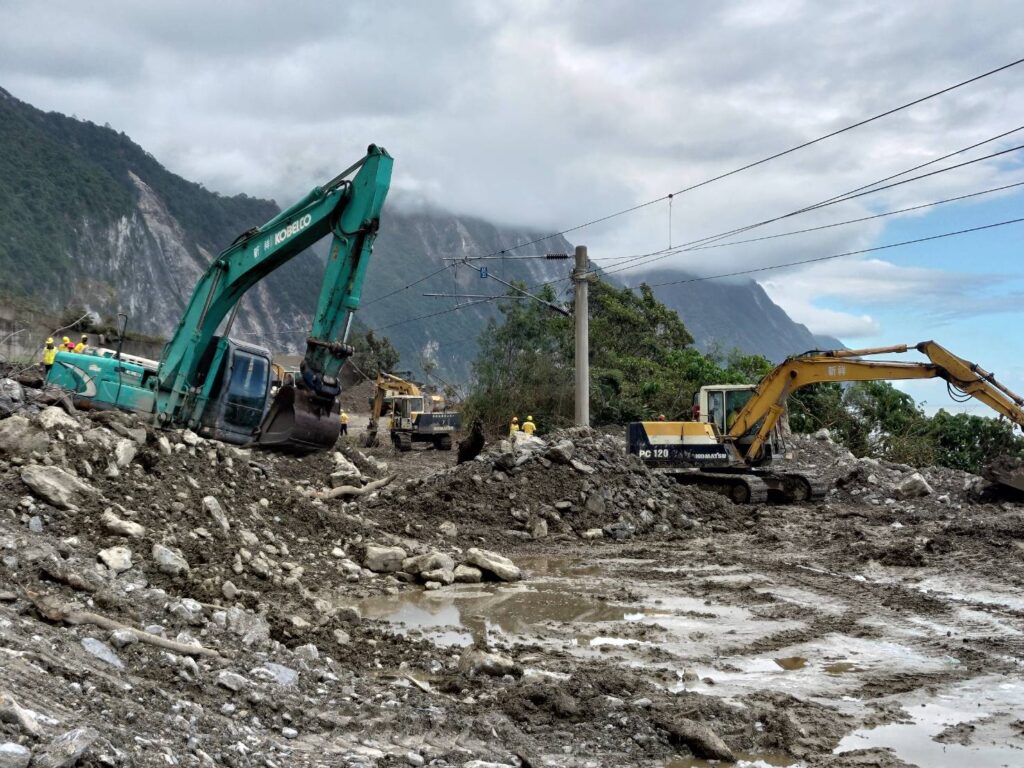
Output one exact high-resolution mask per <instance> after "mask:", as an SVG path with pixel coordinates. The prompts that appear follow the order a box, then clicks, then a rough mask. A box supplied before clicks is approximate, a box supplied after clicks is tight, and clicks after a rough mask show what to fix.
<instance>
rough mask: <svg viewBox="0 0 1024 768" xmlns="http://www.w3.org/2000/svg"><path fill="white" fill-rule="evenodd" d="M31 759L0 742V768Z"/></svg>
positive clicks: (15, 767)
mask: <svg viewBox="0 0 1024 768" xmlns="http://www.w3.org/2000/svg"><path fill="white" fill-rule="evenodd" d="M31 759H32V751H31V750H30V749H29V748H28V747H23V746H21V744H15V743H14V742H13V741H6V742H4V743H3V744H0V768H27V766H28V764H29V761H30V760H31ZM420 765H423V763H420Z"/></svg>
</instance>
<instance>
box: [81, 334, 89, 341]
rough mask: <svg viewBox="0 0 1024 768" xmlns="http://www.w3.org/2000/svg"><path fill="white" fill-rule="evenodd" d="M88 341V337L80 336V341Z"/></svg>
mask: <svg viewBox="0 0 1024 768" xmlns="http://www.w3.org/2000/svg"><path fill="white" fill-rule="evenodd" d="M88 340H89V337H88V336H86V335H85V334H84V333H83V334H82V341H88Z"/></svg>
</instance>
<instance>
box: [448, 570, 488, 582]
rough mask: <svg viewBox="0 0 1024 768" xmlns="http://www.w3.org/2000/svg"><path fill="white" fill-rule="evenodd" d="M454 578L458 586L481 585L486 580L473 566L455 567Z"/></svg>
mask: <svg viewBox="0 0 1024 768" xmlns="http://www.w3.org/2000/svg"><path fill="white" fill-rule="evenodd" d="M452 576H453V577H454V579H455V581H456V582H457V583H458V584H479V583H480V582H481V581H483V579H484V574H483V572H482V571H481V570H480V569H479V568H474V567H473V566H472V565H457V566H455V570H454V571H453V573H452Z"/></svg>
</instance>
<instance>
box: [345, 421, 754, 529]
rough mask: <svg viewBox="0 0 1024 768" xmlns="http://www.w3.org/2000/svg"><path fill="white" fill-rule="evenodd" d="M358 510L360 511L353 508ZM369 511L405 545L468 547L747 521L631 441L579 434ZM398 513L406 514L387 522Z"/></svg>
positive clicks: (441, 475)
mask: <svg viewBox="0 0 1024 768" xmlns="http://www.w3.org/2000/svg"><path fill="white" fill-rule="evenodd" d="M354 506H356V505H353V507H354ZM362 507H363V508H364V509H365V510H366V511H367V512H368V513H370V514H374V512H375V511H378V510H379V511H381V514H374V517H375V519H376V520H377V522H378V524H379V525H380V526H381V528H384V529H386V530H388V531H390V532H392V533H396V534H397V533H402V534H405V535H417V536H422V535H435V536H436V537H437V538H444V537H445V531H446V530H447V531H449V532H455V531H457V535H458V538H459V539H460V540H467V541H469V540H480V541H490V542H504V543H512V542H516V541H531V540H542V539H548V538H551V539H559V538H561V539H578V538H582V539H588V540H595V539H602V538H610V539H614V540H623V539H628V538H631V537H633V536H635V535H638V534H645V533H647V534H657V535H661V536H666V535H671V534H674V533H676V532H679V531H689V530H692V529H694V528H696V527H699V526H700V525H701V524H702V523H705V522H708V521H710V520H721V519H725V518H729V517H737V518H740V517H742V516H743V512H742V510H741V509H739V508H737V507H735V506H734V505H732V504H731V503H729V502H728V501H726V500H725V499H723V498H722V497H720V496H718V495H717V494H714V493H711V492H709V491H706V490H704V489H700V488H695V487H687V486H682V485H680V484H679V483H677V482H675V481H674V480H672V479H671V478H668V477H666V476H664V475H661V474H658V473H657V472H653V471H651V470H650V469H649V468H647V467H646V466H645V465H644V464H643V463H642V462H640V461H639V460H638V459H636V458H635V457H631V456H629V455H627V453H626V446H625V441H624V439H623V437H621V436H619V435H612V434H602V433H600V432H598V431H595V430H593V429H589V428H573V429H568V430H564V431H560V432H556V433H554V434H552V435H550V436H549V437H548V438H547V439H546V440H542V439H540V438H537V437H535V436H531V435H526V434H523V433H519V434H517V435H516V436H515V437H514V439H510V440H502V441H499V442H498V443H496V444H494V445H492V446H490V447H489V448H488V449H487V450H485V451H484V452H483V453H481V454H480V455H479V456H477V457H476V459H474V460H473V461H470V462H467V463H465V464H462V465H459V466H457V467H452V468H448V469H444V470H441V471H438V472H435V473H433V474H431V475H429V476H427V477H423V478H416V479H411V480H409V481H407V482H405V483H404V484H402V485H399V486H391V487H388V488H386V489H384V490H382V491H381V492H380V493H379V496H378V497H377V498H375V499H370V500H367V501H365V502H363V503H362ZM393 508H396V509H397V510H400V512H398V513H396V512H389V513H387V514H384V513H383V510H384V509H393Z"/></svg>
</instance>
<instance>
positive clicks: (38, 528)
mask: <svg viewBox="0 0 1024 768" xmlns="http://www.w3.org/2000/svg"><path fill="white" fill-rule="evenodd" d="M28 529H29V530H30V531H32V533H42V532H43V518H41V517H40V516H39V515H32V517H30V518H29V519H28Z"/></svg>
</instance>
